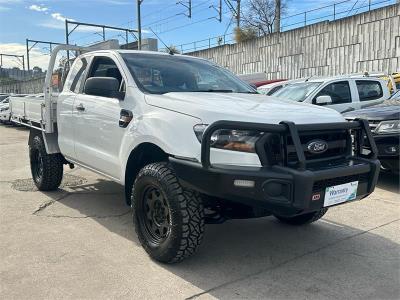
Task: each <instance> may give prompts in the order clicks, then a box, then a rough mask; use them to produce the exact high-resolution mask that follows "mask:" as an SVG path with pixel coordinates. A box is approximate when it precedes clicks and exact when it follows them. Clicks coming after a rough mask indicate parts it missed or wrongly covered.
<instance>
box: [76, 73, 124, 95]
mask: <svg viewBox="0 0 400 300" xmlns="http://www.w3.org/2000/svg"><path fill="white" fill-rule="evenodd" d="M83 92H84V93H85V94H87V95H93V96H102V97H108V98H118V99H120V100H122V99H124V93H123V92H120V91H119V81H118V80H117V79H115V78H113V77H91V78H88V79H86V82H85V87H84V89H83Z"/></svg>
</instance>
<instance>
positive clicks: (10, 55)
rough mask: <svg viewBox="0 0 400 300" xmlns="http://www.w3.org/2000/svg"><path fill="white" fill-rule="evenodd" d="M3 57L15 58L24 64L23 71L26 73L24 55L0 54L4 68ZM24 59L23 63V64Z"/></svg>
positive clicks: (0, 60)
mask: <svg viewBox="0 0 400 300" xmlns="http://www.w3.org/2000/svg"><path fill="white" fill-rule="evenodd" d="M3 56H5V57H15V58H17V59H18V60H19V62H20V63H21V64H22V69H23V70H24V71H25V57H24V56H23V55H15V54H3V53H0V62H1V64H0V65H1V66H3ZM21 59H22V62H21Z"/></svg>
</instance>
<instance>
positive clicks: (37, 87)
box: [0, 76, 45, 94]
mask: <svg viewBox="0 0 400 300" xmlns="http://www.w3.org/2000/svg"><path fill="white" fill-rule="evenodd" d="M44 79H45V77H43V76H42V77H38V78H32V79H28V80H24V81H17V82H13V83H3V84H0V93H16V94H37V93H43V85H44Z"/></svg>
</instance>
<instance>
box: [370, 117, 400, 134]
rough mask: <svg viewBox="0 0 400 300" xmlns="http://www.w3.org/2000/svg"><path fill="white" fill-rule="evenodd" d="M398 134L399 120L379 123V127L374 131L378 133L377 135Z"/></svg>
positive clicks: (399, 128) (399, 130) (399, 129)
mask: <svg viewBox="0 0 400 300" xmlns="http://www.w3.org/2000/svg"><path fill="white" fill-rule="evenodd" d="M399 132H400V121H399V120H391V121H383V122H380V123H379V125H378V126H377V127H376V129H375V133H378V134H384V133H399Z"/></svg>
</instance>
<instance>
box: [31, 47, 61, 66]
mask: <svg viewBox="0 0 400 300" xmlns="http://www.w3.org/2000/svg"><path fill="white" fill-rule="evenodd" d="M30 43H33V45H32V46H30ZM37 44H46V45H49V47H50V53H51V51H52V48H53V45H61V43H55V42H48V41H37V40H30V39H26V61H27V64H28V71H29V70H30V69H31V67H30V57H29V52H30V51H31V50H32V49H33V47H35V46H36V45H37Z"/></svg>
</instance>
